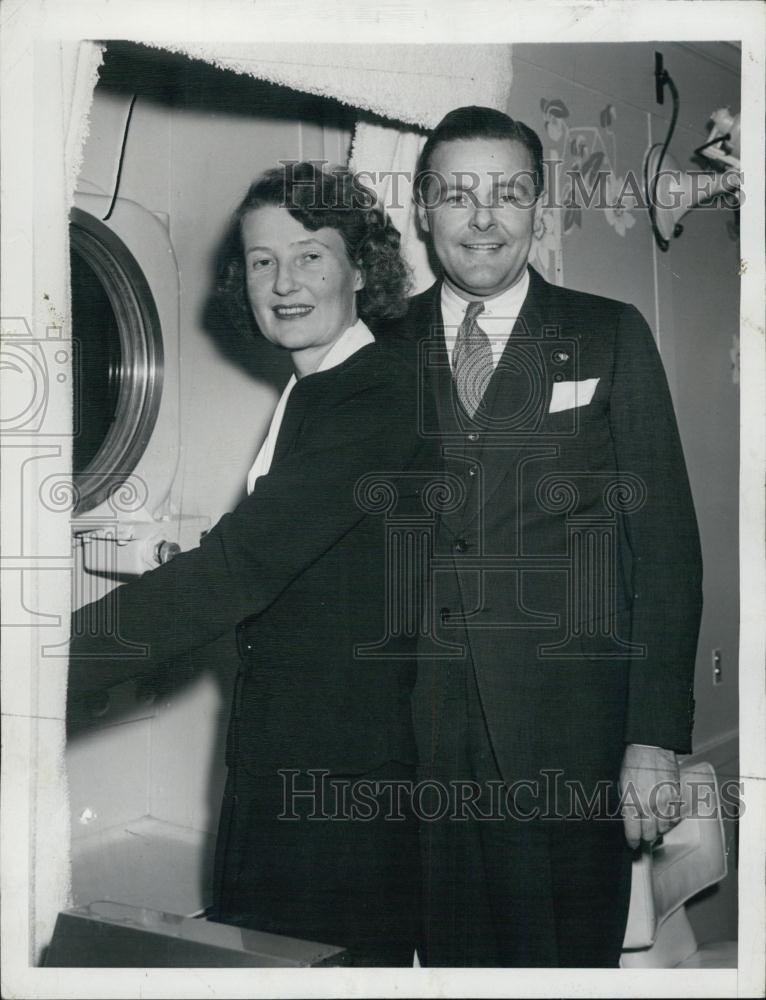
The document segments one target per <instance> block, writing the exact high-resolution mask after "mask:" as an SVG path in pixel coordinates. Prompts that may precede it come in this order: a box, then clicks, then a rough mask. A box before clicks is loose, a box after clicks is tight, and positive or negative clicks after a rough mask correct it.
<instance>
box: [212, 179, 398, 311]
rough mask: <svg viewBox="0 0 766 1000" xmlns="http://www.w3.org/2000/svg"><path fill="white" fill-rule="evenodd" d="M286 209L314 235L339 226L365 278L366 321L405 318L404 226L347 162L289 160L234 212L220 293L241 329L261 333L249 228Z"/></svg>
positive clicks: (359, 302) (362, 306)
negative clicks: (255, 217) (252, 288)
mask: <svg viewBox="0 0 766 1000" xmlns="http://www.w3.org/2000/svg"><path fill="white" fill-rule="evenodd" d="M265 205H272V206H275V207H277V208H285V209H287V211H288V212H289V213H290V215H291V216H292V217H293V218H294V219H295V220H296V221H297V222H300V224H301V225H302V226H303V227H304V228H305V229H308V230H309V231H310V232H316V231H317V230H319V229H323V228H325V227H328V228H330V229H337V231H338V232H339V234H340V236H341V237H342V239H343V244H344V246H345V248H346V253H347V254H348V259H349V260H350V261H351V263H352V264H353V265H354V266H356V267H359V268H360V269H361V271H362V274H363V275H364V287H363V288H362V289H360V290H359V291H358V292H357V293H356V307H357V312H358V313H359V316H360V317H361V318H362V319H363V320H368V319H369V320H386V319H397V318H398V317H400V316H403V315H404V314H405V312H406V311H407V295H408V293H409V290H410V287H411V278H410V270H409V268H408V267H407V265H406V263H405V262H404V260H403V258H402V256H401V252H400V244H401V238H400V236H399V231H398V230H397V228H396V226H394V224H393V223H392V222H391V220H390V219H389V218H388V216H387V215H386V214H385V212H384V211H383V210H382V209H381V208H380V207H379V206H378V203H377V198H376V195H375V192H374V191H372V190H370V188H368V187H366V186H365V185H364V184H362V183H361V181H359V180H358V178H357V177H355V176H354V174H353V173H351V171H349V170H346V169H344V168H342V167H336V168H333V169H331V170H327V169H323V167H322V166H321V165H319V164H315V163H308V162H303V163H297V162H292V161H290V162H287V163H285V164H283V166H281V167H275V168H274V169H272V170H267V171H266V172H265V173H264V174H262V175H261V176H260V177H259V178H258V179H257V180H256V181H255V182H254V183H253V184H252V185H251V186H250V189H249V190H248V192H247V194H246V195H245V197H244V199H243V200H242V202H241V204H240V205H239V207H238V208H237V210H236V211H235V213H234V216H233V220H232V238H231V239H230V240H229V246H228V248H227V250H226V252H225V255H224V260H223V266H222V268H221V272H220V279H219V292H220V293H221V295H222V296H223V298H224V300H225V302H226V305H227V308H228V311H229V314H230V316H231V318H232V320H233V321H234V322H235V323H236V325H237V327H238V328H239V329H246V330H250V331H253V330H257V326H256V323H255V320H254V318H253V314H252V310H251V309H250V305H249V303H248V300H247V291H246V279H245V261H244V255H243V248H242V237H241V227H242V222H243V220H244V218H245V216H246V215H247V214H248V213H249V212H251V211H253V210H254V209H257V208H262V207H263V206H265Z"/></svg>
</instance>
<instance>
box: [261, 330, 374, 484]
mask: <svg viewBox="0 0 766 1000" xmlns="http://www.w3.org/2000/svg"><path fill="white" fill-rule="evenodd" d="M374 343H375V338H374V337H373V335H372V334H371V333H370V331H369V329H368V328H367V326H366V324H365V323H363V322H362V320H360V319H358V320H357V321H356V323H354V325H353V326H350V327H349V328H348V330H346V331H345V333H342V334H341V335H340V337H338V339H337V340H336V341H335V343H334V344H333V345H332V347H331V348H330V350H329V351H328V352H327V354H325V356H324V357H323V358H322V360H321V362H320V363H319V367H318V368H317V369H316V370H317V371H318V372H324V371H327V369H328V368H335V366H336V365H339V364H340V363H341V362H342V361H345V360H346V359H347V358H350V357H351V355H352V354H356V352H357V351H358V350H360V349H361V348H362V347H366V345H367V344H374ZM297 381H298V380H297V379H296V377H295V375H291V376H290V381H289V382H288V383H287V385H286V386H285V387H284V389H283V391H282V395H281V396H280V397H279V402H278V403H277V408H276V410H274V416H273V417H272V418H271V424H270V425H269V432H268V434H267V435H266V438H265V440H264V442H263V444H262V445H261V449H260V451H259V452H258V454H257V455H256V458H255V461H254V462H253V464H252V466H251V467H250V471H249V472H248V474H247V492H248V493H252V492H253V486H254V485H255V481H256V479H257V478H258V477H259V476H265V475H266V473H267V472H268V471H269V469H270V468H271V463H272V460H273V458H274V449H275V448H276V445H277V438H278V437H279V428H280V427H281V426H282V419H283V417H284V415H285V409H286V407H287V400H288V398H289V396H290V393H291V392H292V391H293V386H294V385H295V384H296V382H297Z"/></svg>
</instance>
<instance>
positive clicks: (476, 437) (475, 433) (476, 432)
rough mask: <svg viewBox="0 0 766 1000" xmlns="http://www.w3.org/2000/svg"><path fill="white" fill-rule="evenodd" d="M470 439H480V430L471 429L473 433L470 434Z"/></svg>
mask: <svg viewBox="0 0 766 1000" xmlns="http://www.w3.org/2000/svg"><path fill="white" fill-rule="evenodd" d="M468 440H469V441H478V440H479V432H478V431H471V433H470V434H469V435H468Z"/></svg>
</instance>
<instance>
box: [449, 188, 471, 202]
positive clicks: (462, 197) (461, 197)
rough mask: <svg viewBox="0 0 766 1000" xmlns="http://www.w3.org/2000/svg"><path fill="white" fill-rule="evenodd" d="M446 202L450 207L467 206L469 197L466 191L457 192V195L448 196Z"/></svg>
mask: <svg viewBox="0 0 766 1000" xmlns="http://www.w3.org/2000/svg"><path fill="white" fill-rule="evenodd" d="M446 201H447V204H448V205H467V204H468V195H467V194H466V193H465V191H456V192H455V194H448V195H447V199H446Z"/></svg>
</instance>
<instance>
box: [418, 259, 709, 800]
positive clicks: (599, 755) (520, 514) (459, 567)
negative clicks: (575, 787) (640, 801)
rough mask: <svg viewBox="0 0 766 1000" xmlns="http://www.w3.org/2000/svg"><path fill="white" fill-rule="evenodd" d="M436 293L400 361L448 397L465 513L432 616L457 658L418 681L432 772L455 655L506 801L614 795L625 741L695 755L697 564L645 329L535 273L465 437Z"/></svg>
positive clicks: (677, 455) (445, 555)
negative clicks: (472, 692) (514, 785)
mask: <svg viewBox="0 0 766 1000" xmlns="http://www.w3.org/2000/svg"><path fill="white" fill-rule="evenodd" d="M440 290H441V285H440V284H439V283H437V284H436V285H434V286H433V287H432V288H430V289H429V290H428V291H426V292H424V293H422V294H421V295H419V296H417V297H416V298H414V299H413V300H412V302H411V307H410V310H409V313H408V316H407V319H406V323H405V325H404V327H403V328H402V331H403V334H404V338H405V339H404V340H403V341H402V342H400V345H399V346H400V348H401V349H403V350H405V351H406V352H408V353H409V354H410V356H411V357H414V356H415V355H416V354H417V355H418V359H419V361H418V363H419V365H420V369H421V380H422V383H423V385H424V386H425V387H430V388H431V389H432V390H433V391H434V394H435V396H436V399H437V404H438V408H439V426H437V427H433V428H432V431H433V433H434V434H435V435H436V436H439V437H440V439H441V441H442V444H443V446H444V452H445V456H446V466H447V471H448V472H449V473H450V475H451V477H452V479H451V487H452V492H453V494H454V497H455V502H454V504H453V505H452V506H453V509H451V510H447V512H446V513H445V514H444V517H443V519H442V530H441V534H440V538H439V544H438V555H439V558H438V559H437V562H436V564H435V570H436V575H435V594H436V596H435V599H434V603H435V607H434V615H433V619H434V636H435V637H436V638H437V639H438V640H440V641H442V642H444V643H450V644H452V645H453V647H455V648H453V649H452V650H451V652H450V655H446V654H447V652H448V651H447V650H446V649H442V654H443V655H438V650H435V649H434V644H433V641H432V640H429V642H428V643H427V644H426V646H427V652H428V653H429V657H428V658H425V659H423V660H422V661H421V663H420V666H419V678H418V687H417V693H416V715H417V719H418V728H419V732H420V739H421V741H422V748H421V763H422V765H423V766H424V768H425V770H426V771H429V769H430V770H431V773H433V774H441V773H449V765H448V760H449V758H450V755H451V753H452V750H451V748H450V746H449V742H450V733H449V732H448V731H447V728H445V727H444V726H443V725H441V720H442V718H443V698H444V691H445V690H446V689H447V687H448V685H447V679H448V678H449V676H450V672H451V671H455V670H460V669H461V664H463V665H464V664H465V662H466V659H465V658H463V659H461V658H460V657H459V655H458V656H457V657H455V656H453V655H451V654H452V653H455V652H457V653H459V651H460V649H461V648H463V649H464V650H465V651H466V653H467V655H468V656H469V657H470V659H469V660H468V661H467V662H470V660H472V661H473V664H474V665H475V669H476V677H477V681H478V687H479V692H480V695H481V701H482V705H483V709H484V713H485V717H486V721H487V726H488V729H489V734H490V739H491V744H492V747H493V750H494V754H495V758H496V760H497V763H498V765H499V768H500V771H501V773H502V775H503V778H504V780H505V781H506V782H507V783H511V782H514V781H517V780H520V779H524V780H536V779H539V777H540V771H541V770H542V769H553V770H558V771H561V772H563V776H564V777H565V778H568V779H573V780H577V781H582V782H583V783H584V784H585V785H586V786H592V785H593V784H594V783H595V782H597V781H599V780H603V779H608V780H610V781H615V780H616V778H617V775H618V773H619V766H620V761H621V758H622V753H623V749H624V746H625V744H627V743H643V744H649V745H657V746H661V747H665V748H668V749H673V750H676V751H679V752H688V751H689V750H690V749H691V729H692V718H693V671H694V660H695V650H696V643H697V634H698V628H699V621H700V614H701V559H700V548H699V539H698V533H697V525H696V520H695V515H694V508H693V504H692V498H691V494H690V490H689V484H688V480H687V475H686V469H685V465H684V458H683V453H682V449H681V443H680V440H679V435H678V430H677V427H676V421H675V416H674V412H673V406H672V403H671V398H670V394H669V391H668V386H667V382H666V378H665V373H664V370H663V367H662V363H661V361H660V358H659V355H658V352H657V349H656V347H655V344H654V341H653V338H652V336H651V333H650V331H649V328H648V326H647V324H646V323H645V321H644V320H643V318H642V317H641V315H640V313H639V312H638V311H637V310H636V309H635V308H634V307H633V306H630V305H626V304H625V303H621V302H617V301H613V300H610V299H606V298H601V297H597V296H594V295H587V294H583V293H579V292H573V291H568V290H566V289H563V288H559V287H556V286H554V285H551V284H549V283H548V282H546V281H545V280H543V278H541V277H540V276H539V275H538V274H537V273H536V272H535V271H534V270H533V269H531V268H530V286H529V292H528V294H527V297H526V300H525V302H524V306H523V310H522V314H521V316H520V317H519V319H518V321H517V323H516V325H515V326H514V329H513V333H512V335H511V337H510V339H509V341H508V345H507V347H506V349H505V352H504V354H503V357H502V359H501V361H500V363H499V364H498V366H497V368H496V370H495V373H494V375H493V377H492V380H491V382H490V384H489V387H488V389H487V392H486V394H485V397H484V401H483V404H482V406H481V407H480V409H479V411H478V412H477V414H476V416H475V418H474V419H473V420H469V419H468V418H466V417H465V415H464V413H463V411H462V410H461V409H460V407H459V404H458V403H457V402H456V400H455V394H454V388H453V383H452V380H451V373H450V365H449V360H448V357H447V353H446V349H445V344H444V337H443V332H442V324H443V321H442V316H441V308H440ZM479 322H480V319H479ZM590 380H597V382H596V383H595V391H594V392H593V396H592V399H590V401H587V399H588V396H587V390H588V388H589V387H592V385H593V382H591V381H590ZM572 383H585V385H580V386H579V387H578V386H573V385H572ZM557 387H558V388H557ZM552 403H553V406H552V405H551V404H552ZM575 403H579V404H582V405H574V404H575ZM562 407H563V408H562ZM461 497H462V500H461ZM449 506H450V505H449V503H448V504H447V507H449ZM445 767H446V772H445V770H444V768H445ZM586 791H587V788H586Z"/></svg>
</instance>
